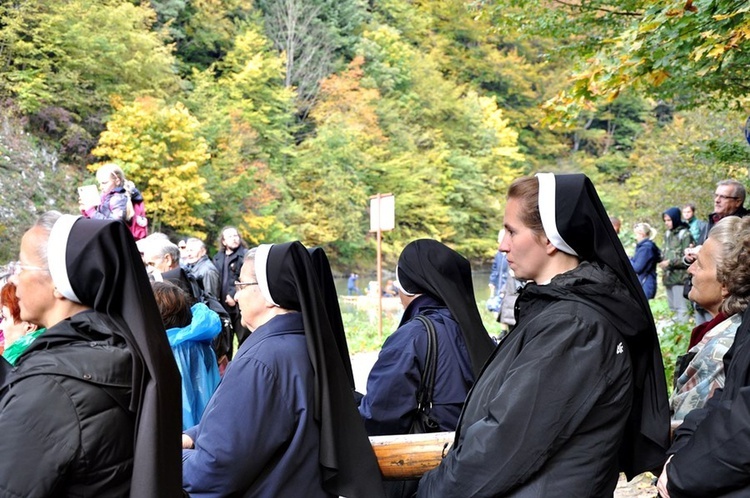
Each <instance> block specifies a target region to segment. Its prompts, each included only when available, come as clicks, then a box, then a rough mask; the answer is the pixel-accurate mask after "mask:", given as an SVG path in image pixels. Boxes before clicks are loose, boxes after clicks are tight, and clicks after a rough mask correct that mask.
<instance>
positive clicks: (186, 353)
mask: <svg viewBox="0 0 750 498" xmlns="http://www.w3.org/2000/svg"><path fill="white" fill-rule="evenodd" d="M190 311H191V312H192V314H193V320H192V321H191V322H190V324H189V325H188V326H187V327H181V328H178V327H175V328H171V329H168V330H167V339H168V340H169V345H170V346H171V348H172V354H173V355H174V359H175V361H176V362H177V368H178V369H179V370H180V377H181V379H182V428H183V429H187V428H189V427H193V426H194V425H196V424H197V423H198V422H200V419H201V415H202V414H203V410H204V409H205V408H206V405H207V404H208V400H209V399H211V395H212V394H213V393H214V391H215V390H216V386H218V385H219V366H218V364H217V363H216V355H215V354H214V350H213V349H211V341H212V340H213V338H214V337H216V336H217V335H218V334H219V332H221V320H220V319H219V315H217V314H216V313H215V312H214V311H211V310H210V309H209V308H208V306H206V305H205V304H203V303H196V304H194V305H193V307H192V308H190Z"/></svg>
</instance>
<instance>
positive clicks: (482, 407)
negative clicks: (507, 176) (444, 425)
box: [417, 173, 669, 498]
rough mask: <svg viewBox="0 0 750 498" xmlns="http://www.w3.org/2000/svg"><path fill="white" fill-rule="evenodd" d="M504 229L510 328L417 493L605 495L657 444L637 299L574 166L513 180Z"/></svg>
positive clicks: (661, 444)
mask: <svg viewBox="0 0 750 498" xmlns="http://www.w3.org/2000/svg"><path fill="white" fill-rule="evenodd" d="M505 230H506V233H505V237H504V238H503V241H502V243H501V246H500V249H501V250H502V251H503V252H505V253H506V254H507V256H508V263H509V264H510V267H511V269H512V270H513V271H514V273H515V275H516V278H519V279H523V280H526V281H527V285H526V286H525V288H524V289H523V290H522V291H521V294H520V296H519V297H518V301H517V303H516V326H515V328H514V329H513V330H511V332H510V333H509V334H508V335H507V336H506V337H505V338H504V339H503V340H502V341H501V342H500V344H499V345H498V348H497V349H496V351H495V352H494V353H493V355H492V356H491V358H490V359H489V360H488V362H487V365H486V366H485V369H484V370H483V372H482V374H481V376H480V377H479V378H478V379H477V381H476V383H475V385H474V388H473V389H472V391H471V393H470V394H469V397H468V399H467V401H466V405H465V407H464V410H463V412H462V414H461V419H460V421H459V426H458V429H457V430H456V436H455V441H454V445H453V447H452V448H451V450H450V451H449V452H448V454H447V455H446V457H445V458H444V459H443V460H442V462H441V464H440V465H439V466H438V467H436V468H435V469H433V470H432V471H430V472H428V473H426V474H425V475H424V476H422V479H421V480H420V483H419V489H418V493H417V496H418V497H443V496H445V497H454V496H472V497H481V496H506V497H510V496H512V497H538V496H544V497H546V498H549V497H553V498H554V497H562V496H565V497H567V496H576V497H579V498H585V497H602V496H612V494H613V492H614V489H615V487H616V485H617V480H618V476H619V472H621V471H622V472H625V473H626V475H627V476H628V478H632V477H634V476H635V475H637V474H639V473H641V472H644V471H647V470H652V469H656V468H658V467H660V465H661V464H662V463H663V462H664V459H665V458H664V455H665V450H666V448H667V447H668V444H669V409H668V403H667V390H666V381H665V379H664V368H663V365H662V359H661V353H660V350H659V344H658V341H657V336H656V330H655V327H654V323H653V319H652V317H651V313H650V310H649V307H648V301H647V299H646V296H645V295H644V293H643V289H642V288H641V286H640V284H639V282H638V280H637V278H636V276H635V273H634V272H633V269H632V267H631V264H630V261H629V260H628V257H627V255H626V254H625V251H624V250H623V248H622V245H621V244H620V242H619V239H618V238H617V234H616V233H615V231H614V229H613V228H612V224H611V223H610V221H609V218H608V216H607V213H606V211H605V210H604V207H603V206H602V204H601V201H600V200H599V197H598V195H597V193H596V190H595V189H594V186H593V185H592V183H591V182H590V181H589V179H588V178H587V177H586V176H584V175H582V174H571V175H553V174H549V173H547V174H538V175H537V176H536V177H532V178H521V179H518V180H516V181H514V182H513V184H512V185H511V186H510V189H509V191H508V199H507V204H506V210H505Z"/></svg>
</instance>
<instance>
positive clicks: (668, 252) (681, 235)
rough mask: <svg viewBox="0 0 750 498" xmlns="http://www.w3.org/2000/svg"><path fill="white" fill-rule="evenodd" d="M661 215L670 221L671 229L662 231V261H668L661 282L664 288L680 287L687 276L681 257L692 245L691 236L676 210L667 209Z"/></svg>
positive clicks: (685, 266)
mask: <svg viewBox="0 0 750 498" xmlns="http://www.w3.org/2000/svg"><path fill="white" fill-rule="evenodd" d="M662 214H663V215H664V216H669V217H670V218H671V220H672V228H671V229H670V230H665V231H664V248H663V253H664V260H666V261H669V264H668V265H667V267H666V268H664V272H663V274H662V280H663V281H664V285H666V286H672V285H682V284H683V283H684V281H685V277H686V276H687V265H686V264H685V261H684V259H683V257H684V255H685V249H687V248H688V247H690V244H692V243H693V236H692V235H690V227H688V225H686V224H685V223H684V222H683V221H682V220H681V218H680V216H681V213H680V210H679V209H678V208H676V207H672V208H669V209H667V210H666V211H664V213H662Z"/></svg>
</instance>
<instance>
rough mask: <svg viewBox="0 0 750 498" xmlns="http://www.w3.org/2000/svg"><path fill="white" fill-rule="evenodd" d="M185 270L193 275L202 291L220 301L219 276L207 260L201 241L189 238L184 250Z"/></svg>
mask: <svg viewBox="0 0 750 498" xmlns="http://www.w3.org/2000/svg"><path fill="white" fill-rule="evenodd" d="M185 262H186V263H187V264H186V269H187V270H188V271H190V272H192V274H193V275H195V278H196V279H197V280H198V283H200V285H201V287H202V288H203V290H205V291H206V292H209V293H210V294H212V295H213V296H214V297H217V298H219V299H221V275H219V272H218V270H217V269H216V267H215V266H214V264H213V263H212V262H211V260H210V259H208V254H206V244H204V243H203V241H202V240H200V239H196V238H195V237H190V238H189V239H187V241H186V249H185Z"/></svg>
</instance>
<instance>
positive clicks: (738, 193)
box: [716, 180, 745, 205]
mask: <svg viewBox="0 0 750 498" xmlns="http://www.w3.org/2000/svg"><path fill="white" fill-rule="evenodd" d="M727 185H728V186H730V187H732V188H733V189H734V192H733V194H732V195H733V196H734V197H739V199H740V205H743V204H745V186H744V185H743V184H741V183H740V182H738V181H737V180H722V181H720V182H719V183H717V184H716V186H717V187H723V186H727Z"/></svg>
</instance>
